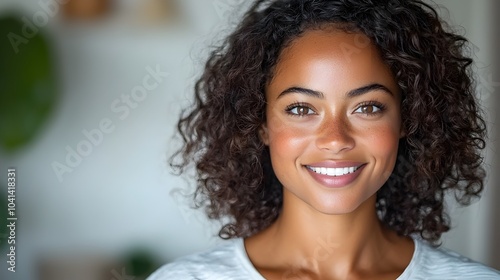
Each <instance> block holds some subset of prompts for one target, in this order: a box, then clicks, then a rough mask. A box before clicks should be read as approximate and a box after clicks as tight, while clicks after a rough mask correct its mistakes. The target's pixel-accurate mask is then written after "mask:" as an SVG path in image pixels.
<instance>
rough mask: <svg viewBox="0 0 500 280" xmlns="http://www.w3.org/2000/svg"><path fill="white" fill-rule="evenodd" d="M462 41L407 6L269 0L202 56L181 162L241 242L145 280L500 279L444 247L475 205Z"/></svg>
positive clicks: (470, 104)
mask: <svg viewBox="0 0 500 280" xmlns="http://www.w3.org/2000/svg"><path fill="white" fill-rule="evenodd" d="M466 43H467V41H466V39H465V38H463V37H461V36H458V35H455V34H452V33H449V32H448V31H446V29H445V27H444V26H443V23H442V22H441V21H440V19H439V18H438V15H437V14H436V12H435V10H434V9H433V8H431V7H430V6H428V5H426V4H424V3H422V2H420V1H412V0H384V1H371V0H274V1H273V0H260V1H256V3H255V4H254V5H253V6H252V8H251V9H250V11H248V12H247V13H246V15H245V17H244V19H243V21H242V22H241V24H240V25H239V27H238V28H237V29H236V31H235V32H234V33H233V34H232V35H230V36H229V38H228V39H227V41H226V43H225V44H224V45H222V46H220V47H219V48H218V49H216V50H215V51H214V52H213V53H212V55H211V57H210V59H209V60H208V62H207V64H206V68H205V72H204V73H203V76H202V77H201V78H200V80H199V81H198V83H197V85H196V89H195V93H196V105H195V107H194V108H192V109H191V110H190V111H188V112H187V114H185V115H184V116H183V118H182V119H181V120H180V121H179V131H180V133H181V135H182V137H183V139H184V141H185V145H184V147H183V149H182V150H181V151H180V152H179V153H178V154H177V156H180V158H181V162H180V163H179V162H177V163H176V164H174V166H176V167H179V168H180V169H181V171H182V170H184V169H185V168H186V167H188V166H189V165H190V164H191V163H194V165H195V167H196V170H197V175H198V178H197V179H198V180H197V182H198V185H197V186H198V188H197V192H196V197H197V198H201V201H199V202H200V203H201V204H202V205H205V206H206V210H207V213H208V216H209V217H210V218H213V219H218V218H223V217H229V218H231V222H229V223H228V224H226V225H225V226H224V227H223V228H222V229H221V231H220V233H219V235H220V236H221V237H222V238H224V239H233V241H232V242H229V243H228V244H225V245H223V246H220V247H217V248H215V249H212V250H210V251H206V252H203V253H199V254H196V255H192V256H188V257H185V258H182V259H180V260H178V261H176V262H174V263H171V264H168V265H166V266H164V267H163V268H161V269H159V270H158V271H157V272H156V273H154V274H153V275H152V276H151V277H150V278H149V279H151V280H163V279H165V280H166V279H217V280H220V279H500V274H499V272H498V271H495V270H493V269H491V268H488V267H486V266H483V265H481V264H479V263H475V262H472V261H469V260H467V259H465V258H463V257H461V256H459V255H457V254H455V253H453V252H450V251H446V250H444V249H438V248H437V244H438V241H439V239H440V237H441V234H442V233H443V232H446V231H447V230H448V229H449V224H450V221H449V219H448V218H447V215H446V212H445V209H444V205H443V199H444V196H445V194H451V195H454V196H455V197H457V198H458V201H459V202H461V203H462V204H468V203H469V202H470V201H471V199H473V198H476V197H478V196H479V194H480V192H481V191H482V189H483V179H484V176H485V174H484V170H483V169H482V167H481V163H482V158H481V156H480V154H479V150H480V149H482V148H484V143H485V142H484V140H483V138H484V137H485V123H484V120H483V118H482V117H481V115H480V113H479V109H478V105H477V104H476V100H475V98H474V92H473V81H472V80H471V71H470V68H469V66H470V64H471V62H472V61H471V59H470V58H468V57H467V56H466V54H464V53H463V52H464V49H465V47H466Z"/></svg>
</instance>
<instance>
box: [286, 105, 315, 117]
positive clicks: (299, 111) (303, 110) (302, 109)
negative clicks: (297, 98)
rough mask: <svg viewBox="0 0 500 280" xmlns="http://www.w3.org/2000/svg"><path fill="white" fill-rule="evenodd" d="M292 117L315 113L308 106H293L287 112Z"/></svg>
mask: <svg viewBox="0 0 500 280" xmlns="http://www.w3.org/2000/svg"><path fill="white" fill-rule="evenodd" d="M286 111H287V112H288V113H289V114H291V115H296V116H306V115H312V114H314V111H313V110H312V109H311V108H309V107H307V106H293V107H291V108H288V109H287V110H286Z"/></svg>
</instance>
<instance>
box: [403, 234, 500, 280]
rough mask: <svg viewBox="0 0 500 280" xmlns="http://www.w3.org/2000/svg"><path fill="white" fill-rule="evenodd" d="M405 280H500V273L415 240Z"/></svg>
mask: <svg viewBox="0 0 500 280" xmlns="http://www.w3.org/2000/svg"><path fill="white" fill-rule="evenodd" d="M398 279H400V280H403V279H450V280H451V279H457V280H458V279H464V280H465V279H500V272H499V271H497V270H495V269H493V268H490V267H488V266H486V265H484V264H481V263H478V262H475V261H473V260H471V259H469V258H466V257H464V256H462V255H460V254H458V253H456V252H454V251H451V250H448V249H445V248H435V247H432V246H430V245H429V244H427V243H425V242H424V241H421V240H417V239H416V240H415V254H414V256H413V259H412V261H411V262H410V265H409V266H408V268H407V269H406V270H405V272H404V273H403V275H401V277H400V278H398Z"/></svg>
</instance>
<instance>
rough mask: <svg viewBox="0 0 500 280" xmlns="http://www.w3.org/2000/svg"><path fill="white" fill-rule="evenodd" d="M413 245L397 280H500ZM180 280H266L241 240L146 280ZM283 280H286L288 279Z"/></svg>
mask: <svg viewBox="0 0 500 280" xmlns="http://www.w3.org/2000/svg"><path fill="white" fill-rule="evenodd" d="M414 242H415V251H414V253H413V257H412V259H411V261H410V264H409V265H408V267H407V268H406V269H405V271H404V272H403V274H401V275H400V276H399V277H398V278H397V280H407V279H412V280H413V279H425V280H431V279H435V280H452V279H456V280H458V279H463V280H473V279H477V280H489V279H500V272H499V271H497V270H494V269H492V268H489V267H487V266H485V265H482V264H480V263H477V262H474V261H471V260H469V259H467V258H465V257H463V256H461V255H459V254H457V253H455V252H453V251H450V250H446V249H436V248H433V247H431V246H429V245H428V244H427V243H424V242H423V241H421V240H418V239H414ZM177 279H179V280H184V279H186V280H195V279H196V280H240V279H241V280H252V279H254V280H265V278H264V277H263V276H262V275H260V274H259V272H258V271H257V270H256V269H255V267H254V266H253V265H252V263H251V262H250V259H249V258H248V255H247V254H246V250H245V245H244V243H243V239H242V238H239V239H234V240H232V241H230V242H228V243H227V244H224V245H221V246H218V247H216V248H214V249H211V250H208V251H205V252H202V253H198V254H193V255H190V256H186V257H182V258H180V259H178V260H177V261H175V262H173V263H169V264H167V265H164V266H163V267H161V268H160V269H158V270H157V271H156V272H154V273H153V274H152V275H151V276H149V278H147V280H177ZM283 279H286V276H284V278H283ZM290 279H294V278H290ZM295 279H296V278H295Z"/></svg>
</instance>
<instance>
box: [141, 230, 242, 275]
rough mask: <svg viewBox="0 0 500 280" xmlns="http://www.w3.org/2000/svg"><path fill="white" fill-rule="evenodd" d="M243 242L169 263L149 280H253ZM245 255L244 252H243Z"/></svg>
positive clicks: (226, 244)
mask: <svg viewBox="0 0 500 280" xmlns="http://www.w3.org/2000/svg"><path fill="white" fill-rule="evenodd" d="M241 248H243V250H244V247H243V240H242V239H235V240H231V241H228V242H226V243H224V244H222V245H219V246H216V247H214V248H212V249H209V250H206V251H203V252H200V253H196V254H192V255H188V256H185V257H182V258H179V259H177V260H175V261H174V262H171V263H168V264H166V265H164V266H162V267H160V268H159V269H158V270H156V271H155V272H154V273H153V274H151V275H150V276H149V277H148V278H147V280H167V279H168V280H170V279H183V280H184V279H186V280H189V279H193V280H194V279H203V280H205V279H207V280H209V279H210V280H212V279H213V280H223V279H228V280H229V279H252V278H249V274H248V273H249V272H248V270H247V269H246V265H245V263H244V259H243V260H242V258H241V256H240V255H241V253H242V252H240V251H241ZM243 253H244V252H243Z"/></svg>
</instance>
